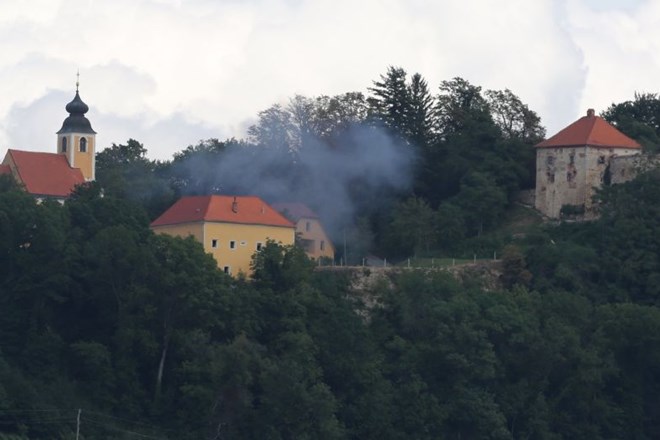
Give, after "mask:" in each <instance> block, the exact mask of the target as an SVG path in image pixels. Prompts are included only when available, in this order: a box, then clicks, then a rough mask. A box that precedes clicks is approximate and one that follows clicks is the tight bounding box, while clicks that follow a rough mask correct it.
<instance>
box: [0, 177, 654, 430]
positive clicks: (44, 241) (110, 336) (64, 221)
mask: <svg viewBox="0 0 660 440" xmlns="http://www.w3.org/2000/svg"><path fill="white" fill-rule="evenodd" d="M0 187H1V188H2V190H1V192H0V257H1V258H2V261H1V263H2V264H0V341H1V346H2V351H1V352H0V433H2V435H4V436H6V437H7V438H20V439H39V438H55V439H72V438H74V435H75V429H76V416H77V409H78V408H81V409H82V413H81V433H82V435H81V438H84V439H108V438H116V439H129V438H135V437H139V436H147V438H163V439H164V438H172V439H174V438H176V439H186V438H190V439H199V438H208V439H230V438H246V439H250V438H252V439H263V438H269V439H294V438H295V439H299V438H309V439H312V438H314V439H372V438H378V439H408V438H416V439H425V438H428V439H437V438H492V439H496V438H497V439H500V438H501V439H523V438H547V439H555V438H556V439H559V438H576V439H577V438H596V439H598V438H603V439H606V438H631V439H632V438H635V439H639V438H648V439H651V438H657V437H658V436H660V425H659V424H658V423H657V417H656V416H657V414H658V410H659V408H660V397H659V396H660V393H659V391H660V378H659V377H658V374H657V363H658V362H659V361H660V311H659V310H660V309H658V298H660V296H659V295H658V291H657V284H658V283H657V278H658V276H659V275H658V274H660V265H659V260H658V249H660V248H659V246H660V242H659V241H658V240H659V238H658V237H657V234H655V233H654V231H657V229H658V225H657V222H658V218H660V212H658V211H659V210H660V202H658V201H659V200H660V196H659V195H660V176H658V175H657V174H649V175H645V176H643V177H642V178H640V179H637V180H635V181H633V182H631V183H629V184H625V185H620V186H616V187H611V188H608V189H607V190H606V192H604V193H603V194H602V205H601V206H602V212H603V215H602V217H601V219H600V220H598V221H596V222H594V223H590V224H581V225H580V224H572V225H564V226H562V227H559V228H554V229H547V230H545V231H541V232H539V233H537V234H536V235H533V236H530V237H529V239H528V240H527V241H525V242H521V246H523V247H509V248H508V249H507V250H506V251H505V253H504V255H503V262H504V263H503V264H504V271H503V275H502V279H501V281H502V283H501V284H502V285H501V288H500V289H498V290H495V291H492V290H491V291H486V290H484V288H483V287H482V286H481V285H480V282H479V279H476V278H473V277H469V278H468V279H466V280H465V281H463V282H460V281H458V280H457V279H455V278H454V277H453V276H451V275H449V274H447V273H444V272H415V271H404V272H401V273H399V274H397V273H392V274H391V275H390V278H389V279H387V278H384V279H382V282H380V283H375V284H372V285H371V287H370V288H369V290H368V291H366V292H363V293H362V295H363V296H358V295H355V293H351V289H350V288H349V278H347V275H346V274H345V273H344V274H343V273H341V272H340V273H336V272H314V271H313V264H311V262H310V261H309V260H308V259H307V257H306V256H305V255H304V254H303V252H302V251H301V250H300V249H299V248H297V247H282V246H279V245H277V244H275V243H269V244H268V245H267V246H265V247H264V249H263V250H262V252H260V253H259V254H257V255H256V257H255V259H254V263H253V267H254V279H253V280H251V281H248V280H243V279H235V280H232V279H230V278H228V277H226V276H225V275H224V274H223V273H222V272H221V271H219V270H218V269H217V268H216V266H215V263H214V261H213V259H212V258H211V257H210V256H209V255H206V254H204V253H203V251H202V248H201V246H200V245H199V244H198V243H196V242H194V241H193V240H192V239H185V240H184V239H179V238H171V237H167V236H157V235H154V234H153V233H152V232H150V230H149V229H148V227H147V216H146V214H145V213H144V211H143V210H142V208H140V207H139V206H137V205H135V204H132V203H131V202H127V201H122V200H119V199H116V198H113V197H109V196H106V197H100V194H99V190H98V188H97V187H96V186H94V185H92V186H90V187H86V188H81V189H79V191H78V192H77V194H76V195H75V197H74V198H73V199H72V200H70V201H69V202H68V203H66V204H65V205H63V206H62V205H60V204H57V203H43V204H39V205H38V204H35V203H34V200H33V199H32V198H31V197H30V196H28V195H27V194H25V193H24V192H22V191H21V190H20V189H18V188H14V187H13V185H12V184H11V182H10V181H7V180H6V179H2V180H1V181H0ZM405 209H410V210H414V211H420V210H421V211H425V210H428V209H430V208H429V207H428V206H424V205H423V204H421V202H415V203H408V204H407V206H406V207H405ZM414 239H416V238H415V237H411V240H414ZM420 242H423V241H420ZM523 249H524V252H523ZM358 274H359V273H358ZM365 275H366V274H365ZM364 295H366V296H364ZM360 298H366V299H368V301H367V302H366V303H363V302H362V301H361V300H360ZM374 300H377V302H376V304H375V305H374V304H373V301H374ZM365 304H372V306H371V307H370V308H365Z"/></svg>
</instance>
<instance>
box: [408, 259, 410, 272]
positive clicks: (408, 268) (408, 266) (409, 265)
mask: <svg viewBox="0 0 660 440" xmlns="http://www.w3.org/2000/svg"><path fill="white" fill-rule="evenodd" d="M408 269H410V258H408Z"/></svg>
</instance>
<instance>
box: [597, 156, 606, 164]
mask: <svg viewBox="0 0 660 440" xmlns="http://www.w3.org/2000/svg"><path fill="white" fill-rule="evenodd" d="M604 163H605V156H598V165H602V164H604Z"/></svg>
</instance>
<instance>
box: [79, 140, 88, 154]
mask: <svg viewBox="0 0 660 440" xmlns="http://www.w3.org/2000/svg"><path fill="white" fill-rule="evenodd" d="M80 152H81V153H87V138H80Z"/></svg>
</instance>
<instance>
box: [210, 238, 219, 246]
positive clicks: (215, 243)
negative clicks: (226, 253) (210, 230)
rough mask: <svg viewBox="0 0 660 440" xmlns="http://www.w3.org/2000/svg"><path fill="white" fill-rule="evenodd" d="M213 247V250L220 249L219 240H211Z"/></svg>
mask: <svg viewBox="0 0 660 440" xmlns="http://www.w3.org/2000/svg"><path fill="white" fill-rule="evenodd" d="M211 247H212V248H217V247H218V239H217V238H214V239H213V240H211Z"/></svg>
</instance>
